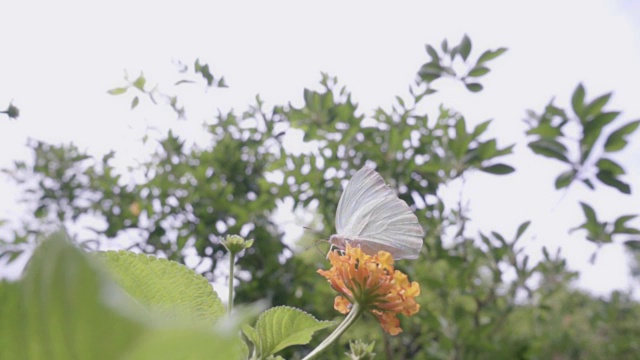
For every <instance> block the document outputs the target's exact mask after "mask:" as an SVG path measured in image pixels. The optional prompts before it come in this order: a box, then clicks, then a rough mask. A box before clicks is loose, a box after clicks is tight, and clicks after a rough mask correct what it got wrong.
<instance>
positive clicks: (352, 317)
mask: <svg viewBox="0 0 640 360" xmlns="http://www.w3.org/2000/svg"><path fill="white" fill-rule="evenodd" d="M362 310H363V308H362V307H360V305H359V304H358V303H355V304H353V307H352V308H351V311H350V312H349V315H347V317H345V318H344V320H342V323H340V325H338V327H337V328H336V329H335V330H333V332H332V333H331V335H329V336H327V338H326V339H324V341H323V342H321V343H320V345H318V346H317V347H316V348H315V349H313V351H312V352H310V353H309V355H307V356H306V357H304V358H303V359H302V360H311V359H313V358H315V357H316V356H318V354H320V353H321V352H323V351H324V350H325V349H326V348H328V347H329V345H331V344H333V342H334V341H336V340H337V339H338V338H339V337H340V335H342V334H343V333H344V332H345V331H347V329H348V328H349V327H351V325H353V324H354V323H355V322H356V320H357V319H358V318H359V317H360V315H361V314H362Z"/></svg>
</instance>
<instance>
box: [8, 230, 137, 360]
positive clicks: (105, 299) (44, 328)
mask: <svg viewBox="0 0 640 360" xmlns="http://www.w3.org/2000/svg"><path fill="white" fill-rule="evenodd" d="M3 288H4V286H3ZM7 290H8V291H2V293H3V295H2V296H3V297H4V299H3V303H2V307H0V319H2V321H1V322H2V323H3V324H4V326H3V327H2V333H0V339H2V340H0V341H1V342H2V344H1V345H0V359H115V358H118V355H119V354H122V353H123V352H125V350H126V349H129V348H131V347H132V346H133V345H134V343H135V342H136V341H137V338H138V337H139V336H140V334H141V331H142V325H141V324H140V323H138V322H137V321H135V320H132V319H128V318H127V317H125V316H123V315H122V313H121V311H120V310H126V308H127V307H128V308H129V309H128V310H131V309H132V308H131V306H132V304H131V303H130V300H129V298H128V297H127V296H126V294H124V293H123V292H122V291H120V289H118V288H117V286H116V285H115V284H114V283H113V282H111V281H110V280H109V279H108V278H107V277H106V276H105V274H103V273H101V272H100V271H99V270H98V269H97V268H96V267H94V266H92V264H91V263H90V262H89V260H88V259H87V258H86V256H85V255H84V254H82V253H81V252H80V251H79V250H77V249H76V248H74V247H73V246H72V245H70V244H69V243H67V242H66V241H65V240H64V235H62V234H56V235H54V236H53V237H52V238H51V239H50V240H47V241H44V242H43V243H42V245H41V246H40V247H38V248H37V249H36V250H35V252H34V254H33V256H32V258H31V260H30V262H29V265H28V267H27V269H26V272H25V274H24V278H23V279H22V281H21V282H20V283H17V284H11V285H9V289H7Z"/></svg>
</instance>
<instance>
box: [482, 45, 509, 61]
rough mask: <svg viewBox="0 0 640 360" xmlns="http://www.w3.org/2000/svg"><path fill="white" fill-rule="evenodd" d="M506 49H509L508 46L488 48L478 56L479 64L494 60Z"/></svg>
mask: <svg viewBox="0 0 640 360" xmlns="http://www.w3.org/2000/svg"><path fill="white" fill-rule="evenodd" d="M506 51H507V49H506V48H498V49H497V50H487V51H485V52H484V53H482V55H480V58H478V64H481V63H484V62H487V61H489V60H493V59H495V58H497V57H498V56H500V55H502V54H504V53H505V52H506Z"/></svg>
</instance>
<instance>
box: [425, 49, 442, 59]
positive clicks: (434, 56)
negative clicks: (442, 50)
mask: <svg viewBox="0 0 640 360" xmlns="http://www.w3.org/2000/svg"><path fill="white" fill-rule="evenodd" d="M426 49H427V54H429V56H431V59H432V60H433V61H440V56H438V52H437V51H436V49H434V48H433V46H431V45H427V46H426Z"/></svg>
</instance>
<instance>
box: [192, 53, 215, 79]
mask: <svg viewBox="0 0 640 360" xmlns="http://www.w3.org/2000/svg"><path fill="white" fill-rule="evenodd" d="M194 71H195V72H196V74H200V75H202V77H203V78H205V80H207V85H208V86H211V85H213V75H212V74H211V70H209V64H204V65H203V64H200V59H196V62H195V64H194Z"/></svg>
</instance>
